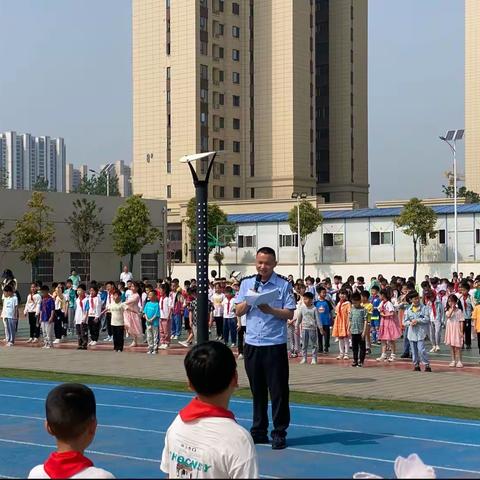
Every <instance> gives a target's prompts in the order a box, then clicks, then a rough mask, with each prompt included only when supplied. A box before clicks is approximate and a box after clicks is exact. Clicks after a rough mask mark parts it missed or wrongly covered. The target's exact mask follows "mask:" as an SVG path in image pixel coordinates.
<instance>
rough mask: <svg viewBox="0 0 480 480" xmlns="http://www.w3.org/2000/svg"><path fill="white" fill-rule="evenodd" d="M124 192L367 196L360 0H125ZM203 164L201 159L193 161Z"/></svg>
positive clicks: (179, 196) (177, 197) (363, 202)
mask: <svg viewBox="0 0 480 480" xmlns="http://www.w3.org/2000/svg"><path fill="white" fill-rule="evenodd" d="M132 5H133V6H132V12H133V15H132V30H133V46H132V55H133V164H132V166H133V171H134V175H133V192H134V193H141V194H143V195H144V197H146V198H165V199H167V200H168V202H169V210H170V212H171V213H170V215H169V216H171V217H172V219H173V220H176V221H177V222H180V217H179V206H180V204H181V203H184V202H186V201H188V199H190V198H191V197H192V196H193V195H194V189H193V184H192V179H191V176H190V174H189V171H188V168H187V166H186V165H184V164H180V163H179V162H178V159H179V158H180V157H181V156H183V155H185V154H189V153H195V152H207V151H212V150H216V151H218V150H223V151H225V153H224V154H222V155H220V156H219V157H218V161H217V162H216V165H215V168H214V171H213V175H212V178H211V182H210V192H209V193H210V198H212V199H215V200H223V199H225V200H236V201H239V200H247V199H287V198H290V196H291V194H292V192H293V191H298V192H305V193H307V194H308V195H319V196H323V197H324V199H325V201H327V202H332V203H333V202H357V203H359V204H360V206H367V204H368V150H367V148H368V142H367V133H368V132H367V128H368V125H367V123H368V122H367V11H368V8H367V0H355V2H352V1H351V0H335V1H329V0H316V1H313V0H312V1H310V0H295V1H294V0H275V1H274V0H262V1H254V0H248V1H247V0H244V1H231V0H200V1H196V2H191V1H190V0H176V1H175V2H170V1H169V0H167V1H163V2H162V1H158V0H133V2H132ZM196 168H197V171H198V172H199V173H202V172H205V163H202V162H198V165H196Z"/></svg>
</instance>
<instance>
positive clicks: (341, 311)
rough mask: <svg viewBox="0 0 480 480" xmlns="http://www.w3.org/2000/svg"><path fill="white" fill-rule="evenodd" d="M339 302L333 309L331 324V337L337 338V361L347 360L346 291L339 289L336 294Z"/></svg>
mask: <svg viewBox="0 0 480 480" xmlns="http://www.w3.org/2000/svg"><path fill="white" fill-rule="evenodd" d="M338 298H339V302H338V304H337V306H336V307H335V322H334V324H333V332H332V336H333V337H337V338H338V348H339V354H338V356H337V360H342V359H343V360H348V358H349V357H348V336H349V335H350V324H349V321H348V318H349V316H350V308H351V304H350V301H349V298H348V291H347V290H345V289H343V288H342V289H341V290H340V292H338Z"/></svg>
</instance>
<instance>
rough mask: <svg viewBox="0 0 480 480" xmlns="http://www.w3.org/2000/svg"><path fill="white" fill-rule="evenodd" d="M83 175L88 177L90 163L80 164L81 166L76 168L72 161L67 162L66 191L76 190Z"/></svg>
mask: <svg viewBox="0 0 480 480" xmlns="http://www.w3.org/2000/svg"><path fill="white" fill-rule="evenodd" d="M83 177H88V165H80V167H79V168H75V167H74V166H73V164H72V163H67V167H66V174H65V184H66V190H65V191H66V192H67V193H73V192H76V191H77V189H78V187H79V186H80V183H81V181H82V178H83Z"/></svg>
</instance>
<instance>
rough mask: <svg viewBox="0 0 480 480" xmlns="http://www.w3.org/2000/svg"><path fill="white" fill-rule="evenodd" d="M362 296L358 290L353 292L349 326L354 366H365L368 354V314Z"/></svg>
mask: <svg viewBox="0 0 480 480" xmlns="http://www.w3.org/2000/svg"><path fill="white" fill-rule="evenodd" d="M361 302H362V297H361V295H360V294H359V293H358V292H355V293H353V294H352V308H351V309H350V316H349V328H350V335H351V337H352V350H353V363H352V367H363V363H364V362H365V355H366V350H367V348H366V344H365V339H366V338H367V335H368V321H367V319H368V314H367V310H366V309H365V308H364V307H363V306H362V304H361ZM359 350H360V357H359V356H358V353H359Z"/></svg>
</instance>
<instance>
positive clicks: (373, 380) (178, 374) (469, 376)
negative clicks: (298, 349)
mask: <svg viewBox="0 0 480 480" xmlns="http://www.w3.org/2000/svg"><path fill="white" fill-rule="evenodd" d="M23 342H24V341H19V342H18V343H17V344H16V346H15V347H13V348H12V347H11V348H8V347H3V346H2V347H0V367H4V368H24V369H33V370H48V371H57V372H67V373H84V374H97V375H111V376H118V377H138V378H147V379H156V380H173V381H183V380H185V374H184V370H183V357H184V354H185V352H186V349H183V348H172V349H171V350H170V351H168V352H161V353H160V354H159V355H157V356H151V355H148V356H147V355H146V354H145V353H144V351H145V349H144V347H140V348H137V349H134V350H136V351H135V352H127V351H124V352H123V353H115V352H113V351H111V350H110V349H111V344H105V345H104V346H99V348H98V349H96V350H90V351H77V350H75V349H74V344H73V343H71V344H70V345H62V346H61V348H54V349H51V350H44V349H41V348H39V347H29V346H28V345H25V344H24V343H23ZM437 358H438V357H437ZM432 368H433V370H434V371H433V372H432V373H424V372H421V373H419V372H413V371H411V364H410V363H409V362H407V361H398V362H396V363H395V364H393V365H392V364H384V363H383V362H382V363H381V364H380V363H378V362H376V361H375V360H374V359H371V360H368V361H367V363H366V366H365V367H364V368H363V369H359V368H352V367H351V366H350V362H349V361H337V360H335V358H334V357H321V358H320V362H319V364H318V365H299V364H298V359H295V360H292V361H291V373H290V380H291V388H292V390H297V391H304V392H317V393H330V394H337V395H346V396H357V397H362V398H375V399H396V400H411V401H418V402H433V403H448V404H449V403H452V404H455V405H464V406H473V407H480V381H479V380H480V379H479V375H480V368H479V367H478V364H477V366H474V364H473V363H472V364H471V366H467V367H466V368H464V369H462V370H461V371H460V370H459V369H452V368H449V367H448V365H447V362H446V361H438V360H434V361H432ZM239 372H240V385H241V386H248V383H247V379H246V375H245V371H244V367H243V362H242V361H239Z"/></svg>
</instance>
